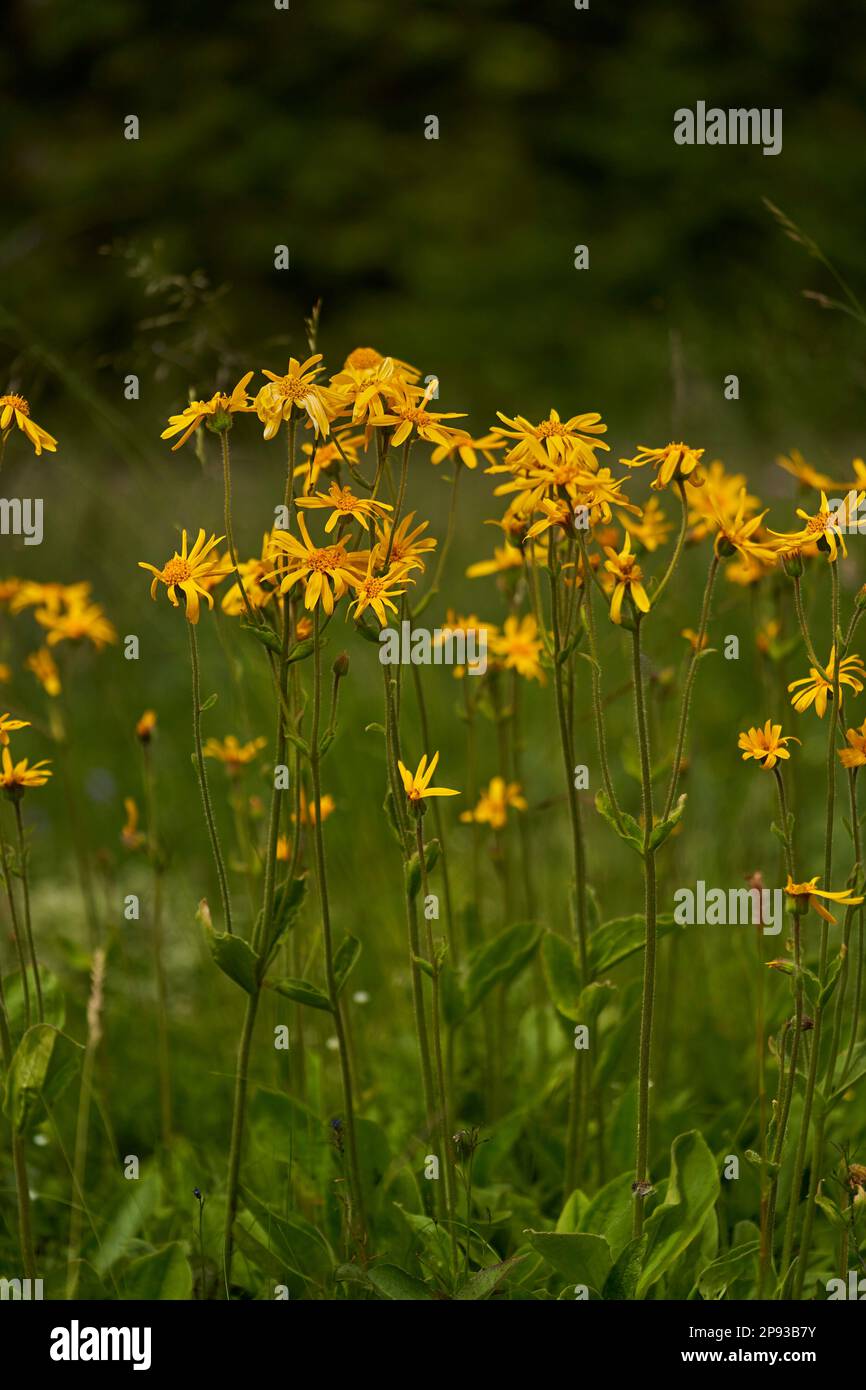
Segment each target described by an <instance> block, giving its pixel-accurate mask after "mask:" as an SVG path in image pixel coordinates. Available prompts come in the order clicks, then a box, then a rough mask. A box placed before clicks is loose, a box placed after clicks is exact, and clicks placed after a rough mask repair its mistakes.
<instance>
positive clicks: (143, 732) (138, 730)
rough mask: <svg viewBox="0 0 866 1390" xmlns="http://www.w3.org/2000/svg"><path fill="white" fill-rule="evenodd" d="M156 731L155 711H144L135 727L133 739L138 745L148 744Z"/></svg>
mask: <svg viewBox="0 0 866 1390" xmlns="http://www.w3.org/2000/svg"><path fill="white" fill-rule="evenodd" d="M155 729H156V710H155V709H146V710H145V711H144V714H143V715H142V716H141V718H140V719H139V721H138V723H137V724H136V726H135V737H136V738H137V739H138V740H139V742H140V743H150V740H151V739H152V738H153V735H154V731H155Z"/></svg>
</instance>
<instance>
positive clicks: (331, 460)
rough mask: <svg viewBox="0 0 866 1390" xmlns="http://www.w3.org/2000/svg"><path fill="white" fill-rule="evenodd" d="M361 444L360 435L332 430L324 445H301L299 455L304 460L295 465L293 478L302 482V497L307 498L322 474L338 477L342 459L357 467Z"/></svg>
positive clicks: (361, 437) (361, 436) (361, 438)
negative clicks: (300, 479)
mask: <svg viewBox="0 0 866 1390" xmlns="http://www.w3.org/2000/svg"><path fill="white" fill-rule="evenodd" d="M363 443H364V436H363V435H362V434H352V433H351V432H349V431H346V430H343V431H342V432H341V431H340V430H337V429H333V430H332V431H331V433H330V435H329V437H328V440H327V442H326V443H325V442H322V443H315V444H309V443H308V444H302V445H301V453H302V454H303V455H304V458H303V459H302V461H301V462H300V463H299V464H296V466H295V471H294V476H295V477H296V478H303V480H304V481H303V484H302V488H301V490H302V492H303V495H304V496H305V497H308V496H309V494H310V493H311V492H312V491H313V489H314V488H315V487H316V485H317V484H318V481H319V478H320V477H321V476H322V474H323V473H325V474H326V475H333V476H334V477H336V476H338V474H339V472H340V466H341V464H342V462H343V459H344V458H345V460H346V461H347V463H350V464H352V465H353V466H355V465H357V464H358V463H359V462H360V449H361V446H362V444H363Z"/></svg>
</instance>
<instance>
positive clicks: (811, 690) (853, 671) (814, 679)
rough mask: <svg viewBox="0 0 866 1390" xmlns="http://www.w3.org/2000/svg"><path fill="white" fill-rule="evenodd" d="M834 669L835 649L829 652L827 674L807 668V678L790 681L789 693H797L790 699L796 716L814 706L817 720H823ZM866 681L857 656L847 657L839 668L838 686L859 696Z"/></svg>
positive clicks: (862, 667) (864, 670)
mask: <svg viewBox="0 0 866 1390" xmlns="http://www.w3.org/2000/svg"><path fill="white" fill-rule="evenodd" d="M835 667H836V648H835V646H833V647H832V648H831V650H830V660H829V661H828V663H827V673H826V675H825V674H824V672H823V671H817V670H816V669H815V667H814V666H810V667H809V674H808V676H801V678H800V679H799V680H796V681H791V683H790V685H789V686H788V690H789V692H790V691H792V690H795V691H796V692H797V693H796V695H793V696H792V698H791V704H792V705H793V706H794V709H795V710H796V711H797V713H798V714H803V713H804V711H805V710H807V709H808V708H809V706H810V705H812V704H814V706H815V713H816V714H817V715H818V718H819V719H823V718H824V711H825V710H826V708H827V701H828V700H829V699H830V698H831V697H832V694H833V676H834V672H835ZM864 681H866V667H864V665H863V662H862V661H861V659H860V657H859V656H856V655H855V656H848V657H846V658H845V660H844V661H843V662H842V663H841V665H840V666H839V685H840V687H841V686H843V685H847V686H848V687H849V689H851V690H853V691H854V694H855V695H859V694H860V692H861V690H862V689H863V683H864Z"/></svg>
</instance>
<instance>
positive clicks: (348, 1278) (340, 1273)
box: [334, 1265, 433, 1303]
mask: <svg viewBox="0 0 866 1390" xmlns="http://www.w3.org/2000/svg"><path fill="white" fill-rule="evenodd" d="M334 1278H335V1279H338V1280H341V1281H344V1282H351V1283H363V1284H365V1285H366V1286H367V1287H368V1288H370V1289H372V1290H373V1292H374V1293H376V1294H378V1296H379V1298H383V1299H386V1300H389V1301H391V1302H400V1303H406V1302H410V1301H413V1302H419V1301H429V1300H430V1299H432V1297H433V1295H432V1294H431V1292H430V1290H429V1289H428V1287H427V1285H426V1284H422V1283H421V1280H420V1279H416V1278H415V1276H414V1275H413V1274H407V1273H406V1271H405V1269H400V1267H399V1266H398V1265H371V1266H370V1268H369V1269H366V1270H362V1269H361V1268H360V1266H359V1265H340V1267H339V1269H338V1270H337V1271H336V1273H335V1275H334Z"/></svg>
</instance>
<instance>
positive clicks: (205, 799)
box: [187, 621, 232, 936]
mask: <svg viewBox="0 0 866 1390" xmlns="http://www.w3.org/2000/svg"><path fill="white" fill-rule="evenodd" d="M187 628H188V629H189V654H190V661H191V663H192V728H193V735H194V737H195V756H196V767H197V769H198V785H199V790H200V791H201V801H202V806H203V808H204V818H205V821H206V823H207V830H208V835H209V837H210V843H211V849H212V851H213V857H214V863H215V864H216V871H217V878H218V879H219V887H220V897H221V898H222V904H223V915H224V917H225V924H226V931H227V932H228V934H229V936H231V934H232V909H231V901H230V898H229V886H228V878H227V877H226V868H225V863H224V861H223V852H222V847H221V845H220V841H219V835H218V834H217V828H216V820H215V818H214V813H213V806H212V805H211V799H210V791H209V790H208V784H207V770H206V768H205V763H204V751H203V749H202V741H201V679H200V675H199V660H198V642H197V640H196V635H195V624H194V623H191V622H189V621H188V622H187Z"/></svg>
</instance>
